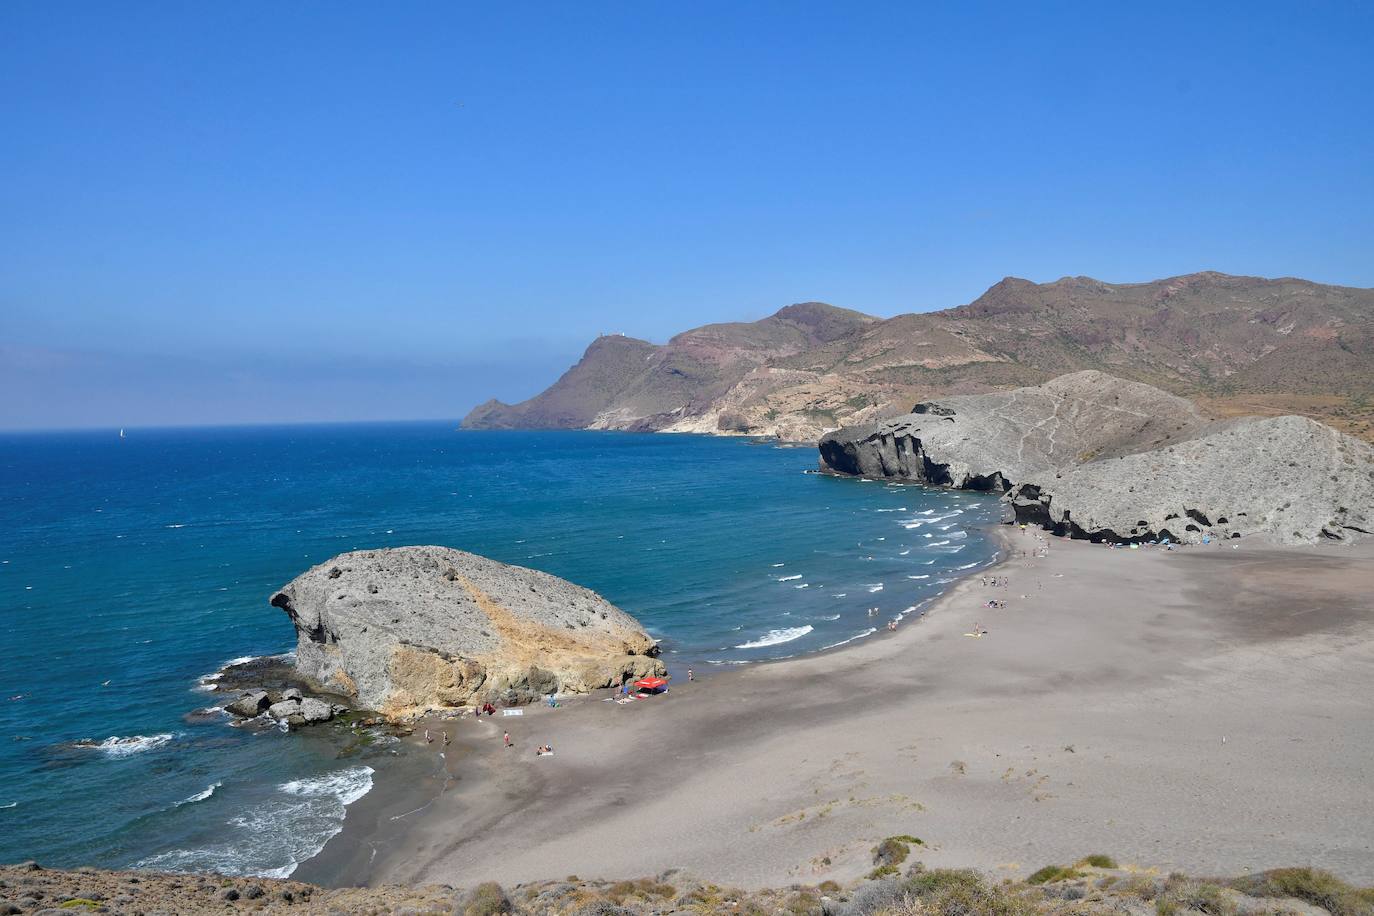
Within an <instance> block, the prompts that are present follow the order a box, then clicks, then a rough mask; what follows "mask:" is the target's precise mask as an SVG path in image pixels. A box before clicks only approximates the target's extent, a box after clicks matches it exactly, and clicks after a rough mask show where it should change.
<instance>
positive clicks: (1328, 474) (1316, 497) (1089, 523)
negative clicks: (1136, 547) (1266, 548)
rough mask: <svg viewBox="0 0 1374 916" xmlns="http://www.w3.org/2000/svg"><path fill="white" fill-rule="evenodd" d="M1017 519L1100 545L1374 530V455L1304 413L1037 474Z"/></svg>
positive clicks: (1332, 536) (1324, 536) (1014, 496)
mask: <svg viewBox="0 0 1374 916" xmlns="http://www.w3.org/2000/svg"><path fill="white" fill-rule="evenodd" d="M1008 498H1009V500H1010V502H1011V505H1012V509H1013V511H1014V512H1015V515H1016V519H1017V521H1020V522H1025V523H1027V524H1034V525H1039V526H1042V527H1045V528H1048V529H1050V530H1052V531H1054V532H1056V533H1058V534H1066V535H1071V536H1074V537H1086V538H1092V539H1093V540H1103V541H1116V542H1128V541H1153V540H1156V539H1160V538H1169V539H1170V540H1174V541H1180V540H1181V541H1193V542H1195V541H1199V540H1201V539H1202V538H1204V537H1209V538H1237V537H1241V536H1243V535H1251V534H1264V535H1269V536H1272V537H1274V538H1277V539H1278V540H1280V541H1283V542H1285V543H1297V544H1302V543H1313V542H1316V541H1320V540H1345V539H1348V538H1351V537H1358V536H1359V535H1366V534H1370V533H1374V448H1371V447H1370V446H1369V445H1368V444H1367V443H1365V442H1362V441H1360V440H1358V439H1354V438H1352V437H1350V436H1346V435H1343V434H1341V433H1339V432H1337V431H1336V430H1334V429H1332V428H1331V427H1329V426H1324V425H1322V424H1321V423H1318V422H1316V421H1315V420H1309V419H1307V418H1306V417H1273V418H1268V419H1259V418H1247V419H1243V420H1235V421H1231V422H1229V423H1226V424H1224V425H1222V426H1221V427H1219V428H1217V429H1215V430H1214V431H1213V432H1211V433H1209V434H1207V435H1202V436H1198V437H1196V438H1192V439H1188V440H1186V441H1183V442H1179V443H1176V444H1174V445H1170V446H1167V447H1165V448H1162V449H1156V450H1153V451H1149V452H1143V453H1138V454H1133V455H1126V456H1123V457H1121V458H1117V459H1113V460H1106V461H1094V462H1089V463H1087V464H1082V465H1077V466H1073V467H1067V468H1063V469H1060V470H1056V471H1048V472H1041V473H1036V474H1031V475H1030V476H1029V477H1028V478H1027V479H1026V480H1025V481H1024V482H1022V483H1018V484H1017V486H1015V487H1014V488H1013V489H1012V490H1011V492H1010V493H1009V494H1008Z"/></svg>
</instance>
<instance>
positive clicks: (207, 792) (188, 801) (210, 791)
mask: <svg viewBox="0 0 1374 916" xmlns="http://www.w3.org/2000/svg"><path fill="white" fill-rule="evenodd" d="M222 785H224V783H223V782H212V783H210V785H209V786H207V787H206V788H204V789H202V790H201V791H199V792H197V793H196V794H195V795H192V796H191V797H190V798H183V799H182V800H181V801H179V802H177V803H176V805H174V806H173V807H176V808H180V807H181V806H182V805H194V804H195V803H196V802H201V801H205V799H207V798H209V797H210V796H211V795H214V794H215V790H216V789H218V788H219V787H220V786H222Z"/></svg>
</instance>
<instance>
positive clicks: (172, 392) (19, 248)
mask: <svg viewBox="0 0 1374 916" xmlns="http://www.w3.org/2000/svg"><path fill="white" fill-rule="evenodd" d="M1371 47H1374V6H1370V5H1368V4H1364V5H1359V4H1338V3H1318V2H1312V3H1298V2H1293V3H1284V4H1265V3H1244V4H1240V3H1237V4H1223V3H1208V4H1196V3H1190V4H1168V3H1150V4H1079V5H1063V4H1054V3H1047V4H1005V5H1003V4H945V5H939V6H937V5H934V4H931V5H926V4H908V3H893V4H885V3H865V4H854V3H834V4H821V3H776V4H770V3H749V4H738V3H691V4H672V3H666V2H662V3H660V2H648V3H642V2H636V3H629V2H626V3H611V4H606V3H557V4H538V3H531V4H518V5H515V4H484V5H481V6H478V5H467V4H458V3H435V4H421V3H408V4H363V3H338V2H329V3H308V2H302V3H291V4H278V3H251V2H249V3H229V4H211V3H173V2H159V3H127V4H110V3H80V2H65V3H44V2H12V3H6V4H3V5H0V124H3V125H4V126H3V134H4V139H3V140H0V213H3V217H2V218H0V392H4V393H5V396H4V397H3V398H0V427H34V426H73V425H105V426H119V425H124V426H134V425H138V424H158V423H195V422H202V423H211V422H248V421H289V420H341V419H362V418H398V419H399V418H412V417H416V418H418V417H457V416H461V415H462V414H463V413H464V412H465V411H466V410H467V409H468V408H469V407H471V406H472V405H473V404H475V403H478V402H480V401H482V400H485V399H486V398H487V397H491V396H496V397H500V398H502V399H504V400H518V399H520V398H523V397H526V396H528V395H530V394H533V393H535V392H536V391H538V390H539V389H540V388H542V387H543V386H544V385H546V384H547V383H549V382H550V381H552V380H553V379H554V378H556V377H557V375H558V374H559V373H560V372H561V371H562V370H563V369H564V368H566V366H567V365H568V364H569V363H570V362H571V361H572V360H574V359H575V358H576V357H577V356H578V355H579V354H580V352H581V350H582V348H583V347H584V346H585V344H586V343H587V342H588V341H589V340H590V339H591V338H592V337H593V336H595V335H596V334H597V333H598V332H601V331H623V332H625V333H628V334H631V335H634V336H639V337H645V338H649V339H652V340H663V339H666V338H667V337H668V336H670V335H671V334H673V333H675V332H677V331H680V330H684V329H686V328H688V327H691V326H695V325H698V324H703V323H706V322H709V321H721V320H740V319H752V318H758V317H762V316H763V315H766V314H769V313H771V312H772V311H775V310H776V309H777V308H779V307H781V306H783V305H786V304H788V303H790V302H795V301H801V300H808V299H820V300H824V301H828V302H833V303H835V304H837V305H844V306H848V307H852V308H857V309H861V310H864V311H867V312H870V313H873V314H879V315H891V314H896V313H899V312H903V311H912V310H922V309H930V308H940V307H945V306H950V305H957V304H960V303H963V302H967V301H969V300H971V299H973V298H975V297H977V296H978V295H979V294H980V293H981V292H982V291H983V290H984V289H985V288H986V287H988V286H989V285H991V284H992V283H994V282H996V281H997V280H998V279H1000V278H1001V277H1003V276H1007V275H1014V276H1022V277H1028V278H1030V279H1033V280H1042V281H1043V280H1051V279H1055V278H1057V277H1060V276H1064V275H1070V274H1085V275H1090V276H1094V277H1098V278H1100V279H1104V280H1109V281H1136V280H1146V279H1152V278H1156V277H1161V276H1169V275H1173V274H1178V273H1185V272H1189V271H1194V270H1200V269H1215V270H1222V271H1228V272H1232V273H1247V274H1258V275H1265V276H1280V275H1296V276H1303V277H1307V278H1310V279H1313V280H1318V281H1323V282H1329V283H1339V284H1345V285H1352V286H1374V256H1372V255H1374V110H1372V109H1374V101H1372V100H1374V54H1370V53H1369V49H1370V48H1371Z"/></svg>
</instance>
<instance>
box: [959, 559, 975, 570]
mask: <svg viewBox="0 0 1374 916" xmlns="http://www.w3.org/2000/svg"><path fill="white" fill-rule="evenodd" d="M977 565H978V563H977V562H976V561H975V562H973V563H965V564H964V565H963V566H956V567H954V568H955V569H972V568H973V567H975V566H977Z"/></svg>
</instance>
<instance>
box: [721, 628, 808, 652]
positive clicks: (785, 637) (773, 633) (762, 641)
mask: <svg viewBox="0 0 1374 916" xmlns="http://www.w3.org/2000/svg"><path fill="white" fill-rule="evenodd" d="M814 629H815V627H813V626H811V625H810V624H807V625H806V626H801V627H785V628H783V629H780V630H769V631H768V632H767V633H766V634H765V635H763V636H761V637H759V638H758V639H754V640H751V641H749V642H744V643H740V644H739V645H738V646H735V648H736V649H762V648H764V647H765V646H777V645H781V644H782V643H785V642H791V641H792V640H794V639H801V638H802V637H803V636H805V635H806V634H807V633H810V632H811V631H812V630H814Z"/></svg>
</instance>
